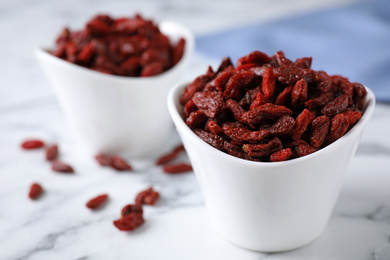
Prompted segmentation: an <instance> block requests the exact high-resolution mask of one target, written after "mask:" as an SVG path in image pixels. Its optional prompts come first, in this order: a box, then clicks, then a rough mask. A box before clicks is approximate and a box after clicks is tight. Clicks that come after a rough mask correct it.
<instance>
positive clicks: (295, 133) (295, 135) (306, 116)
mask: <svg viewBox="0 0 390 260" xmlns="http://www.w3.org/2000/svg"><path fill="white" fill-rule="evenodd" d="M312 120H313V116H312V114H311V112H310V111H309V110H308V109H306V108H305V109H304V110H303V111H302V113H300V114H299V115H298V116H297V118H296V119H295V124H294V127H293V129H292V130H291V132H290V136H291V138H292V139H294V140H299V139H300V138H301V135H302V134H303V133H304V132H305V131H306V129H307V127H308V126H309V124H310V123H311V121H312Z"/></svg>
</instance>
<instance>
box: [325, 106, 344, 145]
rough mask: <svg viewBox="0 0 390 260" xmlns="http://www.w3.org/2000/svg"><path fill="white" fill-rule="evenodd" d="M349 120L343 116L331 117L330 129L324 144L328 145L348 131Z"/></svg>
mask: <svg viewBox="0 0 390 260" xmlns="http://www.w3.org/2000/svg"><path fill="white" fill-rule="evenodd" d="M348 127H349V120H348V118H347V117H346V116H345V115H344V114H342V113H341V114H337V115H336V116H335V117H333V119H332V122H331V127H330V130H329V133H328V136H327V138H326V140H325V141H326V143H327V144H330V143H333V142H334V141H336V140H337V139H339V138H340V137H342V136H343V135H344V134H345V133H346V132H347V130H348Z"/></svg>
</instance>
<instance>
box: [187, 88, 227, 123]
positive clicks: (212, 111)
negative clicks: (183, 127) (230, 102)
mask: <svg viewBox="0 0 390 260" xmlns="http://www.w3.org/2000/svg"><path fill="white" fill-rule="evenodd" d="M192 101H193V102H194V104H195V105H196V106H197V108H199V109H200V110H202V111H203V112H204V113H205V115H206V116H207V117H213V118H214V117H215V116H216V115H217V114H220V113H221V111H222V110H223V109H224V107H225V104H224V102H223V96H222V93H220V92H216V91H205V92H197V93H195V94H194V96H193V97H192Z"/></svg>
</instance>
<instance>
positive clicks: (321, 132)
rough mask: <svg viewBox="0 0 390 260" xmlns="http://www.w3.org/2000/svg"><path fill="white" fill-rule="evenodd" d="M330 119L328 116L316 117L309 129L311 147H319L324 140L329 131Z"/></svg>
mask: <svg viewBox="0 0 390 260" xmlns="http://www.w3.org/2000/svg"><path fill="white" fill-rule="evenodd" d="M329 125H330V119H329V117H327V116H325V115H323V116H319V117H316V118H315V119H314V120H313V122H312V124H311V129H310V144H311V145H312V146H313V147H316V148H318V147H320V146H321V145H322V143H323V142H324V141H325V138H326V135H327V134H328V132H329Z"/></svg>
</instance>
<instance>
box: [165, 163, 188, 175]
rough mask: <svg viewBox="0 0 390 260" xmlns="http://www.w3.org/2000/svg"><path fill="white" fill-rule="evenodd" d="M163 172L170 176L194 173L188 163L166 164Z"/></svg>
mask: <svg viewBox="0 0 390 260" xmlns="http://www.w3.org/2000/svg"><path fill="white" fill-rule="evenodd" d="M163 171H164V172H165V173H168V174H177V173H183V172H189V171H192V166H191V165H189V164H187V163H175V164H166V165H164V167H163Z"/></svg>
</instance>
